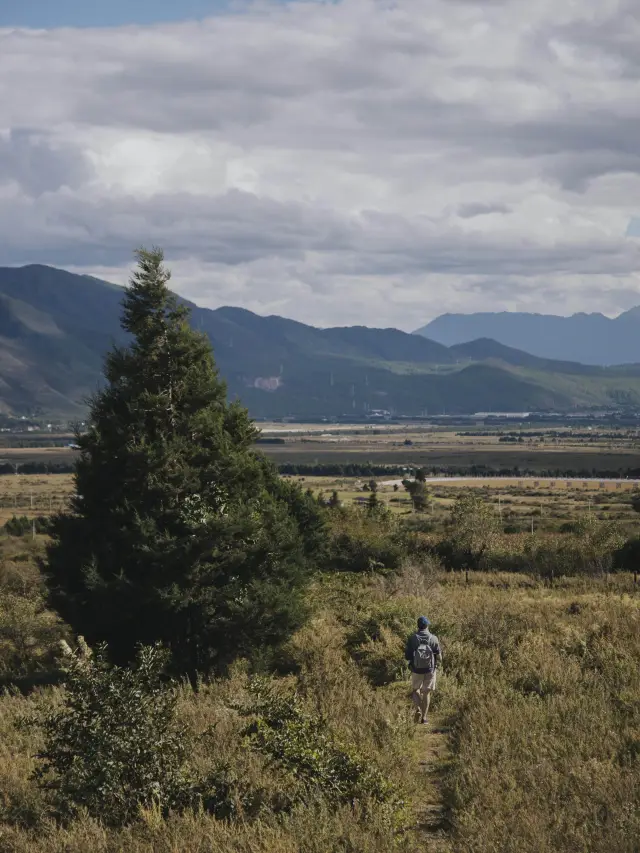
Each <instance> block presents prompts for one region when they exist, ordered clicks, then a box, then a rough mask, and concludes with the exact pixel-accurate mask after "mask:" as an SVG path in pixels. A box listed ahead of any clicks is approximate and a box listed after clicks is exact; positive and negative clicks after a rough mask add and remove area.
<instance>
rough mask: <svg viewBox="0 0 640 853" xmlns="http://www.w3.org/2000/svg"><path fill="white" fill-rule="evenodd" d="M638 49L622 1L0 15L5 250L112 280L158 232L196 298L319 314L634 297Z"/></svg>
mask: <svg viewBox="0 0 640 853" xmlns="http://www.w3.org/2000/svg"><path fill="white" fill-rule="evenodd" d="M638 44H640V21H639V20H638V17H637V15H635V14H634V6H633V4H632V3H631V2H627V0H625V2H620V0H584V2H582V3H580V4H562V3H558V2H557V0H554V2H551V0H539V2H537V3H535V4H532V3H528V2H525V0H495V2H492V3H488V2H484V3H480V2H477V1H476V0H398V2H395V3H393V4H389V3H376V2H372V1H371V0H342V2H339V3H336V4H325V3H313V2H309V3H293V4H289V5H282V4H277V5H276V4H274V5H269V4H263V5H260V6H255V7H250V8H248V9H245V10H243V11H241V12H239V13H233V14H232V13H228V14H222V15H219V16H217V17H214V18H211V19H209V20H206V21H204V22H200V23H184V24H167V25H161V26H156V27H146V28H142V27H126V28H124V27H123V28H120V29H118V28H116V29H103V30H82V31H80V30H73V29H61V30H52V31H21V30H13V31H9V30H5V31H2V30H0V81H2V82H1V83H0V134H1V135H0V228H1V229H2V235H3V240H2V245H1V246H0V263H5V264H16V263H27V262H33V261H37V262H40V263H51V264H54V265H58V266H64V267H67V268H73V269H77V270H79V271H84V272H90V273H92V274H94V275H104V276H105V277H107V278H111V279H114V280H120V281H124V280H125V279H126V276H127V270H128V268H129V266H130V258H131V250H132V248H133V247H134V246H136V245H138V244H141V243H149V244H150V243H160V244H161V245H163V246H164V247H165V249H166V253H167V257H168V260H169V261H170V263H171V265H172V267H173V269H174V285H175V287H176V289H177V290H178V291H180V292H181V293H184V294H185V295H186V296H189V297H190V298H192V299H194V300H195V301H197V302H199V303H201V304H207V305H210V306H211V307H216V306H218V305H222V304H227V303H230V304H238V305H243V306H245V307H247V308H250V309H252V310H255V311H258V312H263V313H269V312H272V313H282V314H284V315H287V316H291V317H295V318H296V319H299V320H303V321H307V322H312V323H317V324H319V325H330V324H345V323H356V322H359V323H366V324H368V325H385V326H386V325H397V326H399V327H401V328H407V329H411V328H415V327H416V326H417V325H421V324H422V323H423V322H425V321H426V320H428V319H429V318H430V317H433V316H435V315H436V314H438V313H442V312H444V311H456V310H462V311H473V310H487V309H488V308H491V307H493V308H495V309H505V308H506V309H519V310H554V311H557V312H562V313H567V312H570V311H574V310H589V311H590V310H603V311H605V312H607V313H615V312H616V311H618V310H622V309H624V308H628V307H629V305H630V304H634V303H635V302H640V296H638V297H636V294H637V292H638V267H639V260H640V247H639V246H638V244H637V242H636V241H635V240H632V239H629V238H628V237H627V236H626V230H627V225H628V222H629V220H630V218H631V217H632V216H633V215H634V214H636V213H637V212H638V211H637V203H638V202H637V200H638V198H640V193H639V190H640V156H639V155H638V154H637V139H638V136H639V131H640V98H639V97H638V96H639V94H640V51H639V50H638V48H637V45H638ZM9 81H13V82H12V83H10V82H9ZM629 233H630V234H631V235H632V234H634V233H635V231H634V229H633V228H632V229H631V230H630V232H629Z"/></svg>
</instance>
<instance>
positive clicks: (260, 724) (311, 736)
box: [243, 677, 402, 811]
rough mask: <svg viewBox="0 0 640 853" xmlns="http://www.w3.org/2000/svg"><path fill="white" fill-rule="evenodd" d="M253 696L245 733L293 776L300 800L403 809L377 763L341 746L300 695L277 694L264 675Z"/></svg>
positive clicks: (252, 689)
mask: <svg viewBox="0 0 640 853" xmlns="http://www.w3.org/2000/svg"><path fill="white" fill-rule="evenodd" d="M250 693H251V697H252V699H253V706H252V708H251V709H250V712H251V713H252V714H253V715H255V717H254V719H253V720H252V722H251V723H250V724H249V725H248V726H247V727H246V729H245V730H244V732H243V734H244V736H245V737H246V738H247V740H248V743H249V744H250V746H251V747H252V748H253V749H255V750H256V751H258V752H259V753H261V754H262V755H264V756H266V757H267V758H268V760H269V761H270V762H272V763H273V765H274V766H275V767H277V768H278V769H279V770H280V771H284V772H285V773H286V774H288V775H290V776H292V777H294V778H295V780H296V782H297V783H298V784H299V786H300V789H301V793H300V796H301V798H302V799H304V800H307V799H308V798H312V797H313V796H314V795H315V796H317V795H320V796H322V797H325V798H326V799H327V800H328V801H329V802H330V803H332V804H334V805H339V804H356V803H359V804H361V805H362V806H363V807H364V808H366V807H367V805H368V804H371V803H376V804H378V805H386V806H389V807H390V808H391V810H392V811H395V810H397V809H400V807H401V806H402V802H401V800H400V798H399V797H398V794H397V792H396V790H395V788H394V786H393V785H392V784H391V783H390V782H389V781H388V780H387V779H385V777H384V776H383V774H382V773H381V772H380V770H379V769H378V768H377V767H376V766H375V765H374V764H373V762H371V761H369V760H367V759H364V758H362V757H360V756H358V755H356V754H355V752H354V750H353V749H351V748H350V747H348V746H346V745H345V744H342V743H340V742H339V741H338V740H337V739H336V738H335V737H334V736H333V734H332V732H331V731H330V729H329V727H328V725H327V722H326V721H325V720H324V719H323V718H322V717H319V716H318V715H316V714H311V713H309V712H308V711H307V710H306V709H305V707H304V705H303V703H302V700H301V698H300V697H299V696H298V695H297V694H296V693H291V694H286V695H279V694H277V693H276V692H275V690H274V689H273V687H272V686H271V684H270V683H269V681H267V680H266V679H264V678H261V677H256V678H254V679H253V680H252V682H251V686H250Z"/></svg>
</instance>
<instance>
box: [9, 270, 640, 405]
mask: <svg viewBox="0 0 640 853" xmlns="http://www.w3.org/2000/svg"><path fill="white" fill-rule="evenodd" d="M122 296H123V290H122V288H120V287H117V286H116V285H113V284H109V283H108V282H104V281H100V280H99V279H95V278H91V277H89V276H79V275H74V274H72V273H68V272H65V271H64V270H57V269H53V268H51V267H44V266H28V267H22V268H19V269H16V268H0V412H9V413H14V414H26V413H32V412H35V411H38V410H40V411H44V412H46V413H51V414H65V415H69V416H77V415H80V414H81V413H83V412H84V411H85V410H86V405H85V404H86V399H87V397H88V395H90V394H91V393H92V392H94V391H95V390H96V389H97V388H99V386H100V384H101V381H102V379H101V368H102V361H103V356H104V353H105V351H106V350H107V349H109V348H110V347H111V346H112V345H113V344H114V343H123V342H124V341H125V337H124V335H123V333H122V331H121V329H120V325H119V318H120V304H121V299H122ZM182 301H184V300H182ZM186 304H188V305H189V306H190V308H191V311H192V317H191V322H192V325H193V326H194V327H195V328H197V329H200V330H201V331H203V332H204V333H206V334H207V335H208V336H209V338H210V340H211V342H212V344H213V347H214V351H215V357H216V361H217V364H218V366H219V368H220V372H221V374H222V376H223V377H224V378H225V379H226V381H227V384H228V388H229V394H230V396H232V397H240V398H241V399H242V400H243V402H244V403H245V404H246V405H247V406H248V407H249V410H250V411H251V413H252V414H253V415H254V416H256V417H281V416H283V415H292V416H294V417H295V416H298V417H316V416H317V417H321V416H336V415H362V414H363V413H366V412H371V411H372V410H390V411H393V412H394V413H397V414H407V415H411V414H419V413H421V412H427V413H432V414H440V413H442V412H443V411H446V412H447V413H450V414H455V413H469V412H474V411H479V410H483V411H487V410H489V411H496V410H502V411H515V410H522V411H527V410H544V409H556V410H569V409H571V408H573V407H576V406H578V407H583V406H590V405H592V406H611V405H619V404H629V405H634V406H635V405H637V406H640V367H636V366H627V367H624V368H601V367H587V366H585V365H581V364H576V363H569V362H558V361H552V360H549V359H545V358H539V357H536V356H534V355H530V354H528V353H525V352H522V350H520V349H518V348H512V347H509V346H505V345H504V344H500V343H497V342H496V341H495V340H487V339H480V340H474V341H472V342H470V343H464V344H459V345H455V346H452V347H450V348H449V347H447V346H444V345H443V344H442V343H439V342H436V341H433V340H429V339H427V338H425V337H423V336H420V335H409V334H406V333H404V332H400V331H398V330H397V329H370V328H365V327H362V326H352V327H344V328H332V329H317V328H314V327H313V326H307V325H305V324H303V323H297V322H295V321H293V320H287V319H285V318H283V317H261V316H259V315H257V314H253V313H252V312H250V311H246V310H244V309H242V308H231V307H225V308H219V309H217V310H215V311H212V310H209V309H206V308H200V307H198V306H195V305H193V304H191V303H186Z"/></svg>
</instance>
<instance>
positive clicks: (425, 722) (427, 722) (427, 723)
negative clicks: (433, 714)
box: [420, 717, 429, 726]
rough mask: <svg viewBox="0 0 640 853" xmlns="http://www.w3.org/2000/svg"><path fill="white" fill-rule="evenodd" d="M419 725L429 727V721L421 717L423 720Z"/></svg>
mask: <svg viewBox="0 0 640 853" xmlns="http://www.w3.org/2000/svg"><path fill="white" fill-rule="evenodd" d="M420 725H421V726H428V725H429V720H428V718H427V717H423V718H422V719H421V720H420Z"/></svg>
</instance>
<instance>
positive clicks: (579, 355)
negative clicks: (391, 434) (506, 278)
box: [416, 306, 640, 365]
mask: <svg viewBox="0 0 640 853" xmlns="http://www.w3.org/2000/svg"><path fill="white" fill-rule="evenodd" d="M416 334H418V335H422V336H424V337H427V338H429V339H430V340H433V341H437V342H438V343H441V344H444V345H445V346H448V347H450V346H455V345H456V344H461V343H466V342H467V341H473V340H477V339H478V338H491V339H492V340H494V341H497V342H498V343H501V344H505V345H506V346H510V347H516V348H517V349H521V350H525V351H526V352H528V353H531V354H532V355H537V356H540V357H541V358H548V359H559V360H561V361H578V362H581V363H582V364H593V365H616V364H628V363H635V362H640V306H639V307H637V308H632V309H631V310H630V311H625V312H624V313H623V314H620V315H619V316H618V317H614V318H613V319H611V318H609V317H605V315H604V314H573V315H572V316H571V317H558V316H555V315H552V314H525V313H517V312H508V311H502V312H500V313H490V312H487V313H480V314H442V315H441V316H440V317H436V319H435V320H432V321H431V322H430V323H428V324H427V325H426V326H423V327H422V328H421V329H417V331H416Z"/></svg>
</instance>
